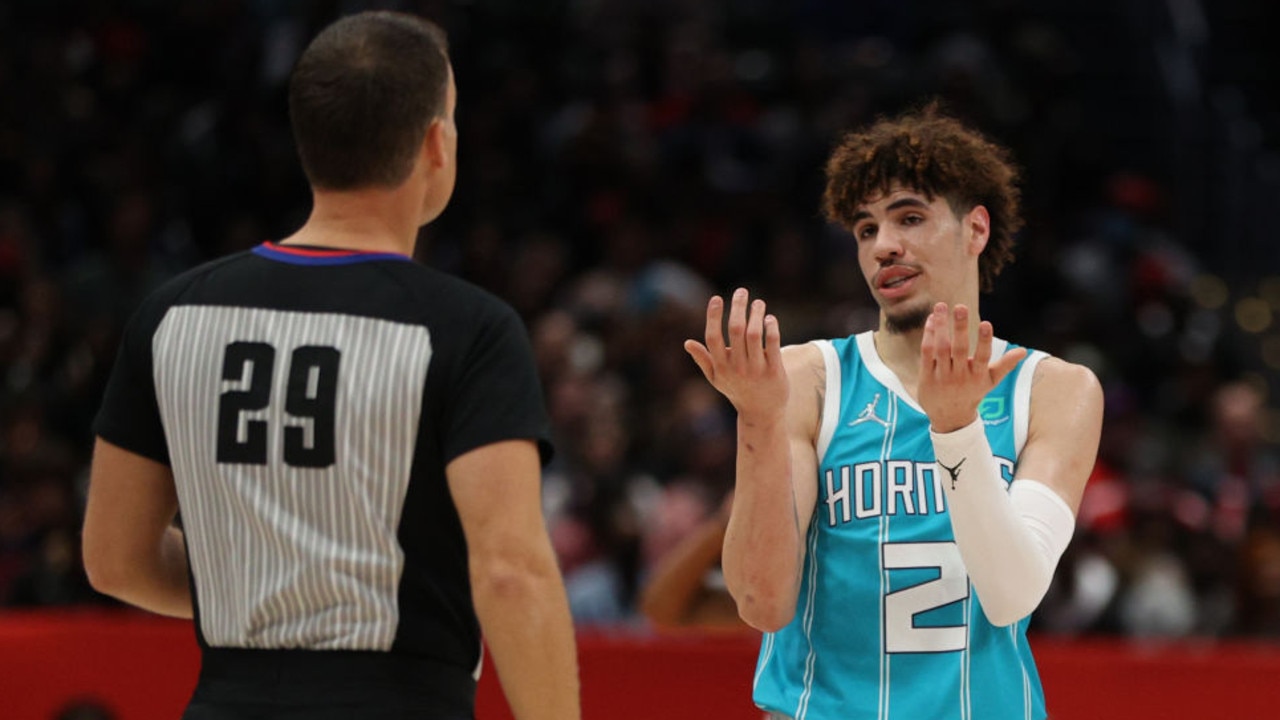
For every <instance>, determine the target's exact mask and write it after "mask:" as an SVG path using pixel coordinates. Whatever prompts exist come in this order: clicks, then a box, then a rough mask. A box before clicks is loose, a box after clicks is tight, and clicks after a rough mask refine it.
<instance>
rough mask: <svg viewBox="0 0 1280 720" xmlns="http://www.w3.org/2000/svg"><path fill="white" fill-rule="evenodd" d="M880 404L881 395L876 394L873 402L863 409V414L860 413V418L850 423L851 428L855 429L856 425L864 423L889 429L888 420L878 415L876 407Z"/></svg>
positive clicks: (872, 399)
mask: <svg viewBox="0 0 1280 720" xmlns="http://www.w3.org/2000/svg"><path fill="white" fill-rule="evenodd" d="M879 403H880V393H876V394H875V396H873V397H872V398H871V402H869V403H867V406H866V407H865V408H863V409H862V412H860V413H858V417H856V418H854V419H853V420H852V421H850V422H849V427H853V426H854V425H858V424H860V423H864V422H873V423H879V424H880V425H882V426H884V427H886V428H887V427H889V421H888V420H885V419H883V418H881V417H879V416H877V415H876V405H878V404H879Z"/></svg>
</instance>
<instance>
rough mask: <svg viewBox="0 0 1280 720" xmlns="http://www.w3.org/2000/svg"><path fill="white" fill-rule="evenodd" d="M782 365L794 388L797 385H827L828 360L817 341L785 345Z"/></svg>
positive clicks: (819, 386)
mask: <svg viewBox="0 0 1280 720" xmlns="http://www.w3.org/2000/svg"><path fill="white" fill-rule="evenodd" d="M782 367H783V369H784V370H785V371H786V373H787V379H788V380H789V381H790V382H791V386H792V388H793V389H794V388H796V387H797V386H813V387H818V388H821V387H823V386H825V385H826V381H827V362H826V358H824V357H823V355H822V348H821V347H820V346H819V345H818V343H817V342H806V343H798V344H795V345H785V346H783V348H782Z"/></svg>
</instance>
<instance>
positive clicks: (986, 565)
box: [929, 419, 1075, 626]
mask: <svg viewBox="0 0 1280 720" xmlns="http://www.w3.org/2000/svg"><path fill="white" fill-rule="evenodd" d="M929 434H930V436H931V437H932V439H933V451H934V455H935V457H936V458H937V464H938V469H937V472H938V478H939V479H940V480H941V481H942V484H943V488H944V492H945V493H946V496H947V509H948V512H949V513H950V515H951V530H952V532H953V533H954V534H955V538H956V545H958V546H959V547H960V557H961V558H962V559H963V560H964V565H965V569H966V570H967V571H968V573H969V578H970V580H972V581H973V587H974V590H975V591H976V592H977V594H978V599H979V600H980V601H981V602H982V610H983V612H984V613H985V614H986V616H987V620H989V621H990V622H991V624H992V625H996V626H1004V625H1011V624H1013V623H1015V622H1017V621H1019V620H1021V619H1022V618H1024V617H1026V616H1027V615H1030V614H1031V611H1032V610H1035V609H1036V606H1037V605H1039V604H1040V600H1041V599H1042V598H1043V597H1044V594H1045V591H1047V590H1048V589H1049V581H1050V580H1052V579H1053V571H1054V569H1055V568H1056V567H1057V565H1058V559H1059V558H1061V557H1062V552H1063V550H1066V548H1067V543H1068V542H1070V541H1071V535H1072V533H1073V532H1074V531H1075V515H1074V514H1073V513H1072V512H1071V508H1069V507H1068V506H1067V503H1066V502H1065V501H1064V500H1063V499H1062V498H1061V497H1059V496H1058V494H1057V493H1056V492H1054V491H1053V490H1052V489H1051V488H1049V487H1048V486H1047V485H1045V484H1044V483H1040V482H1036V481H1035V480H1026V479H1023V480H1017V481H1015V482H1014V483H1013V485H1012V486H1010V488H1009V490H1008V492H1006V491H1005V483H1004V480H1003V479H1002V478H1001V477H1000V469H999V467H998V466H997V465H996V461H995V458H994V457H992V455H991V445H990V444H989V443H988V442H987V434H986V431H985V430H984V429H983V425H982V420H981V419H978V420H975V421H974V422H972V423H970V424H969V425H966V426H965V427H963V428H960V429H959V430H956V431H954V432H949V433H941V434H940V433H935V432H932V431H931V432H930V433H929Z"/></svg>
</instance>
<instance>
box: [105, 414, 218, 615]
mask: <svg viewBox="0 0 1280 720" xmlns="http://www.w3.org/2000/svg"><path fill="white" fill-rule="evenodd" d="M177 512H178V495H177V491H176V490H175V489H174V485H173V473H172V472H171V471H170V469H169V468H168V466H166V465H163V464H161V463H158V462H156V461H154V460H151V459H150V458H146V457H143V456H141V455H138V454H136V453H132V452H129V451H128V450H125V449H123V448H120V447H117V446H115V445H112V444H111V443H109V442H106V441H105V440H102V439H99V440H98V441H97V444H96V445H95V446H94V450H93V463H92V465H91V467H90V475H89V502H88V505H87V506H86V507H85V517H84V531H83V547H84V566H85V571H86V572H87V573H88V575H89V582H90V583H91V584H92V585H93V587H94V588H95V589H97V590H98V591H99V592H101V593H104V594H107V595H111V596H112V597H115V598H117V599H119V600H123V601H124V602H127V603H129V604H131V605H136V606H138V607H140V608H143V609H144V610H150V611H151V612H154V613H159V614H161V615H170V616H173V617H181V618H189V617H191V614H192V613H191V590H190V584H189V583H188V568H187V554H186V544H185V542H184V540H183V537H182V531H181V530H179V529H178V528H176V527H174V526H173V519H174V517H175V516H176V515H177Z"/></svg>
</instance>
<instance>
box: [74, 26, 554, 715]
mask: <svg viewBox="0 0 1280 720" xmlns="http://www.w3.org/2000/svg"><path fill="white" fill-rule="evenodd" d="M447 52H448V51H447V47H446V40H445V37H444V34H443V33H442V32H441V30H440V29H439V28H437V27H436V26H435V25H433V24H431V23H429V22H426V21H424V20H421V19H419V18H416V17H412V16H409V15H402V14H396V13H385V12H373V13H363V14H359V15H353V16H350V17H346V18H344V19H342V20H339V21H338V22H336V23H334V24H333V25H331V26H329V27H328V28H327V29H325V30H324V31H323V32H321V33H320V35H319V36H317V37H316V38H315V39H314V41H312V43H311V44H310V45H309V46H308V47H307V49H306V50H305V52H304V53H303V55H302V57H301V58H300V60H299V61H298V64H297V67H296V68H295V69H294V72H293V76H292V78H291V80H290V87H289V108H290V115H291V120H292V123H293V129H294V134H295V139H296V142H297V147H298V150H299V153H300V155H301V159H302V163H303V167H304V169H305V171H306V174H307V177H308V179H309V181H310V183H311V185H312V188H313V195H314V207H313V210H312V214H311V216H310V218H309V219H308V220H307V222H306V223H305V225H303V227H302V228H301V229H300V230H299V231H298V232H297V233H296V234H295V235H293V236H291V237H289V238H287V239H285V240H282V241H281V242H278V243H272V242H267V243H264V244H262V245H260V246H258V247H257V248H255V249H253V250H252V251H247V252H243V253H240V254H236V255H232V256H230V257H227V258H224V259H222V260H219V261H216V262H212V263H209V264H206V265H204V266H202V267H198V268H196V269H195V270H192V271H190V272H188V273H186V274H185V275H183V276H181V277H179V278H177V279H175V280H174V281H172V282H170V283H169V284H168V285H167V286H165V287H163V288H162V289H161V290H159V291H158V292H157V293H156V294H154V295H153V296H152V297H150V298H149V299H148V300H147V301H146V302H145V303H144V304H143V306H142V307H141V308H140V309H139V310H138V312H137V313H136V315H135V316H134V317H133V319H132V321H131V323H130V325H129V327H128V329H127V330H126V334H125V337H124V339H123V342H122V346H121V349H120V354H119V358H118V360H117V362H116V365H115V368H114V370H113V374H112V377H111V380H110V383H109V386H108V388H107V391H106V396H105V398H104V401H103V405H102V409H101V411H100V414H99V416H98V418H97V420H96V424H95V431H96V433H97V435H98V440H97V445H96V449H95V452H94V459H93V465H92V477H91V487H90V492H89V503H88V508H87V511H86V518H85V524H84V553H85V565H86V567H87V568H88V571H89V574H90V578H91V579H92V581H93V583H94V585H95V587H97V588H98V589H100V590H102V591H103V592H106V593H108V594H111V595H114V596H116V597H118V598H120V599H122V600H124V601H126V602H129V603H132V604H134V605H137V606H139V607H142V608H146V609H148V610H152V611H155V612H158V613H163V614H166V615H174V616H179V617H191V616H192V615H193V614H194V616H195V620H196V623H195V627H196V631H197V638H198V640H199V643H200V646H201V648H202V650H203V656H202V657H203V665H202V668H201V674H200V678H199V682H198V684H197V687H196V690H195V694H194V696H193V698H192V700H191V703H190V705H189V707H188V709H187V711H186V715H185V717H187V718H191V719H193V720H195V719H205V718H209V719H215V718H248V717H255V718H256V717H273V718H275V717H290V718H293V717H297V718H303V717H305V718H362V719H368V718H393V717H394V718H402V717H424V718H433V719H435V718H439V719H446V718H447V719H449V720H462V719H463V718H471V717H473V714H474V713H473V708H474V703H475V688H476V678H477V676H478V674H479V668H480V665H481V631H482V630H483V635H484V638H485V639H486V640H487V643H488V646H489V648H490V649H491V650H492V652H493V660H494V664H495V665H496V667H497V670H498V674H499V676H500V679H501V681H502V685H503V688H504V690H505V692H506V695H507V699H508V701H509V702H510V705H511V707H512V710H513V711H514V714H515V716H516V717H517V718H521V720H528V719H532V718H545V719H548V720H550V719H552V718H554V719H556V720H561V719H563V718H577V717H578V716H579V708H578V688H577V668H576V656H575V649H574V643H573V634H572V633H573V630H572V625H571V621H570V618H569V611H568V603H567V601H566V598H565V593H564V588H563V584H562V582H561V579H560V575H559V572H558V570H557V568H556V562H555V558H554V556H553V554H552V551H551V545H550V541H549V539H548V537H547V534H546V532H545V530H544V526H543V518H542V515H541V510H540V490H539V484H540V483H539V476H540V455H541V460H545V459H546V457H547V456H548V454H549V453H550V445H549V444H548V442H547V437H548V420H547V417H546V414H545V410H544V407H543V404H542V396H541V391H540V389H539V386H538V381H537V377H536V374H535V370H534V365H533V360H532V354H531V351H530V348H529V345H528V341H527V337H526V334H525V331H524V328H523V326H522V324H521V322H520V320H519V319H518V317H517V316H516V314H515V313H514V311H512V310H511V309H510V308H509V307H508V306H507V305H505V304H503V303H502V302H501V301H499V300H498V299H496V298H494V297H493V296H491V295H489V294H487V293H485V292H483V291H481V290H479V289H478V288H475V287H473V286H471V285H469V284H467V283H465V282H462V281H461V280H458V279H455V278H452V277H450V276H447V275H444V274H442V273H439V272H436V271H433V270H431V269H428V268H426V267H423V266H421V265H419V264H416V263H414V262H412V261H411V260H410V256H411V255H412V253H413V250H414V243H415V239H416V237H417V233H418V229H419V227H421V226H422V225H424V224H426V223H427V222H430V221H431V220H433V219H434V218H435V217H436V216H437V215H439V214H440V212H441V211H442V210H443V209H444V207H445V205H446V203H447V202H448V200H449V198H450V196H451V194H452V192H453V186H454V179H455V171H456V167H457V165H456V153H457V130H456V128H455V125H454V119H453V118H454V107H455V104H456V97H455V96H456V92H455V88H454V82H453V73H452V70H451V67H450V63H449V59H448V55H447ZM179 509H180V510H181V516H182V529H181V530H179V529H177V528H175V527H172V526H171V522H172V521H173V519H174V517H175V512H176V511H178V510H179Z"/></svg>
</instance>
